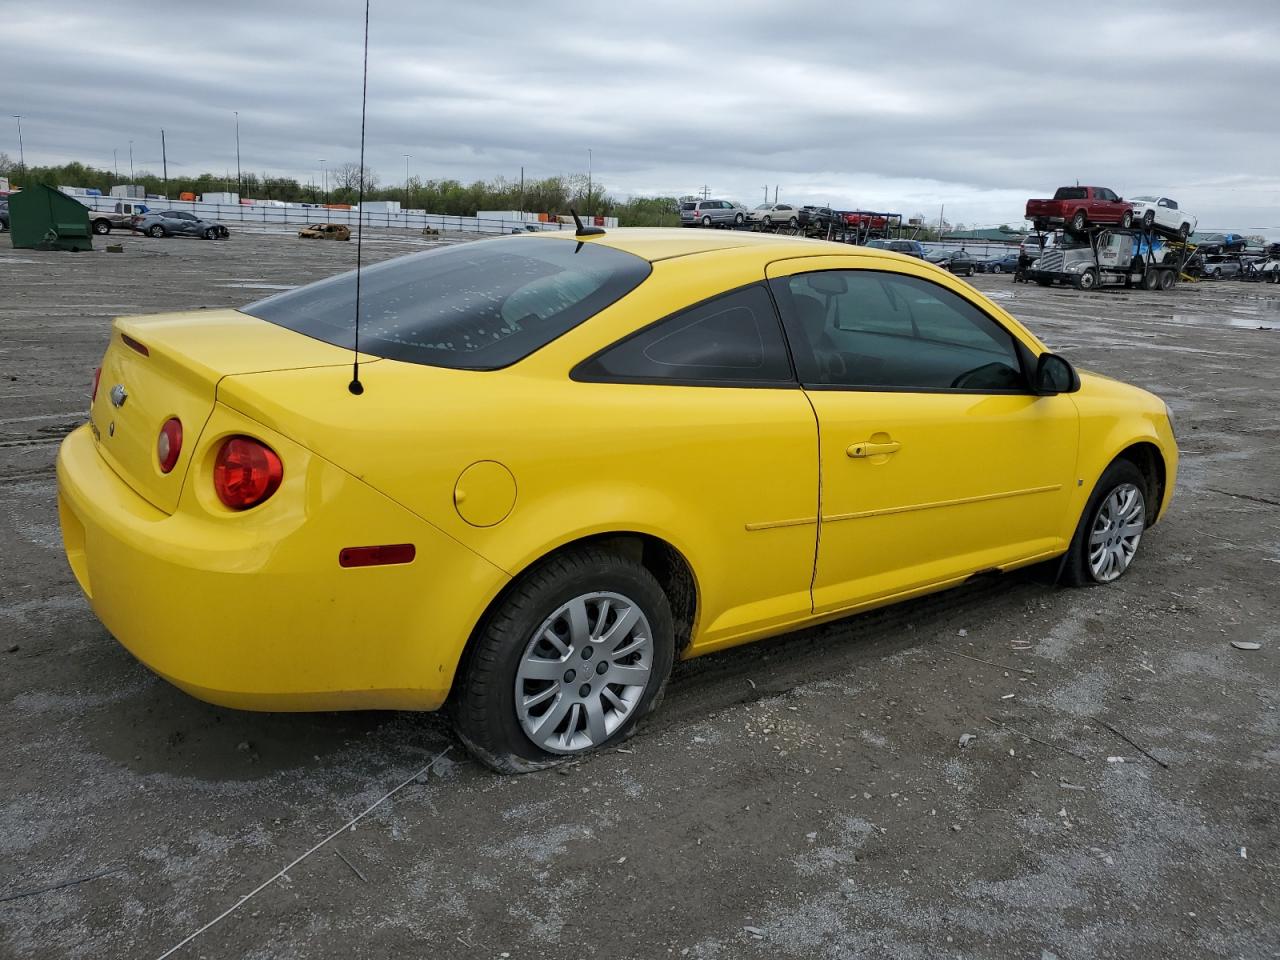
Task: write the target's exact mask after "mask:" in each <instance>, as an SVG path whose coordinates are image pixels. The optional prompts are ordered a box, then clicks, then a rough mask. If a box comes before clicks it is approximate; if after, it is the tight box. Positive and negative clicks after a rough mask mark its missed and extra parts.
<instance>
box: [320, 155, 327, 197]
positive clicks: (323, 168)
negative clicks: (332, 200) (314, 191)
mask: <svg viewBox="0 0 1280 960" xmlns="http://www.w3.org/2000/svg"><path fill="white" fill-rule="evenodd" d="M320 171H321V172H320V176H321V177H322V178H323V179H324V203H325V206H328V205H329V168H328V167H326V166H325V165H324V158H323V157H321V158H320Z"/></svg>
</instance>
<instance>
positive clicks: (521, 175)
mask: <svg viewBox="0 0 1280 960" xmlns="http://www.w3.org/2000/svg"><path fill="white" fill-rule="evenodd" d="M520 212H521V213H524V167H521V168H520ZM521 219H523V218H521Z"/></svg>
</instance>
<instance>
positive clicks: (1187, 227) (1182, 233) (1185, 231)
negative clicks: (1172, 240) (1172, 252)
mask: <svg viewBox="0 0 1280 960" xmlns="http://www.w3.org/2000/svg"><path fill="white" fill-rule="evenodd" d="M1189 236H1191V224H1189V223H1184V224H1183V225H1182V226H1180V227H1179V228H1178V239H1179V240H1181V241H1182V242H1183V243H1186V242H1187V237H1189Z"/></svg>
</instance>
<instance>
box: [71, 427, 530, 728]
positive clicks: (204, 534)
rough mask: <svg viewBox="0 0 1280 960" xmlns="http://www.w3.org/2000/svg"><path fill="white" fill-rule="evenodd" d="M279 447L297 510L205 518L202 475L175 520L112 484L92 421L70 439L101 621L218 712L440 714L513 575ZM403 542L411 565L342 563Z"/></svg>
mask: <svg viewBox="0 0 1280 960" xmlns="http://www.w3.org/2000/svg"><path fill="white" fill-rule="evenodd" d="M260 432H264V431H260ZM264 439H267V438H264ZM269 439H270V442H271V443H272V444H274V445H277V449H278V451H279V452H280V453H281V455H282V458H284V459H285V462H286V464H289V463H290V462H292V464H293V466H292V469H293V471H294V473H295V477H294V478H293V480H294V483H295V490H294V492H293V494H292V495H290V496H289V499H288V502H286V501H281V502H280V503H276V502H275V501H276V499H277V498H280V497H282V496H284V495H285V494H286V489H285V486H284V485H282V486H281V488H280V490H279V491H278V492H277V494H276V495H275V497H273V499H272V501H268V503H267V504H264V505H263V506H262V507H259V508H256V509H255V510H252V511H247V512H246V513H244V514H233V513H231V512H230V511H227V512H226V513H224V514H221V515H219V514H218V513H216V512H210V511H208V510H203V509H202V508H201V502H200V497H199V496H197V494H196V493H195V492H193V491H192V489H191V488H192V487H193V486H194V485H195V484H196V483H198V482H199V481H201V480H202V479H203V478H202V477H200V476H196V475H195V474H196V473H197V468H196V467H194V466H193V468H192V475H191V476H188V478H187V483H186V487H185V488H184V491H183V496H182V500H181V501H180V503H179V506H178V509H177V510H176V511H175V512H174V513H173V514H166V513H163V512H161V511H160V510H157V509H156V508H155V507H153V506H152V505H151V504H150V503H148V502H147V501H146V500H144V499H143V498H142V497H140V496H139V495H138V494H136V493H135V492H134V491H133V489H132V488H131V487H130V486H129V485H128V484H126V483H125V482H124V481H123V480H122V479H120V477H119V476H117V474H116V473H115V472H114V471H113V470H112V469H111V467H110V466H109V465H108V464H107V462H106V461H105V460H104V459H103V458H102V457H101V456H100V455H99V453H98V451H97V448H96V446H95V443H94V440H93V438H92V436H91V434H90V432H89V428H88V426H84V427H81V428H79V429H77V430H75V431H74V432H73V433H71V434H70V435H69V436H68V437H67V438H66V439H65V440H64V441H63V443H62V447H61V449H60V450H59V453H58V465H57V470H58V514H59V519H60V522H61V526H62V535H63V544H64V548H65V551H66V556H67V561H68V563H69V564H70V566H71V570H72V572H73V573H74V574H75V578H76V580H77V581H78V582H79V584H80V587H81V589H82V590H83V591H84V593H85V595H86V596H87V597H88V599H89V602H90V605H91V606H92V608H93V611H94V613H95V614H96V615H97V616H98V618H99V619H100V620H101V621H102V623H103V625H104V626H105V627H106V628H107V629H108V630H109V631H110V632H111V633H112V635H113V636H115V638H116V639H117V640H118V641H119V642H120V643H121V644H122V645H123V646H124V647H125V648H127V649H128V650H129V651H130V652H131V653H132V654H133V655H134V656H135V657H137V658H138V659H139V660H140V661H142V663H144V664H145V665H146V666H147V667H149V668H150V669H151V670H153V671H154V672H155V673H157V674H158V675H160V676H161V677H163V678H164V679H166V680H168V681H170V682H171V683H173V684H175V685H176V686H178V687H180V688H182V689H183V690H185V691H187V692H188V693H190V694H192V695H193V696H196V697H198V698H200V699H202V700H207V701H209V702H211V703H216V704H220V705H223V706H229V707H236V708H239V709H248V710H343V709H416V710H432V709H435V708H437V707H439V706H440V705H441V704H442V703H443V702H444V700H445V698H446V697H447V695H448V692H449V689H450V686H451V685H452V681H453V675H454V670H455V668H456V666H457V663H458V659H459V657H460V655H461V652H462V649H463V647H464V646H465V643H466V641H467V638H468V637H469V635H470V632H471V628H472V626H473V625H474V624H475V623H476V621H477V620H478V618H479V616H480V613H481V612H482V611H483V610H484V608H485V607H486V606H487V604H488V602H489V600H490V599H491V598H492V597H493V596H495V595H496V594H497V592H498V590H499V589H501V587H502V585H503V584H504V583H505V582H506V581H507V579H508V578H507V576H506V574H505V573H503V572H502V571H500V570H498V568H496V567H494V566H492V565H491V564H489V563H488V562H487V561H485V560H483V559H482V558H480V557H479V556H477V555H476V554H474V553H473V552H471V551H470V550H469V549H467V548H466V547H463V546H462V545H461V544H458V543H457V542H456V541H454V540H452V539H451V538H449V537H448V536H446V535H445V534H444V533H442V532H441V531H439V530H437V529H436V528H434V527H432V526H430V525H429V524H427V523H426V522H425V521H423V520H421V519H420V518H418V517H416V516H415V515H413V514H411V513H409V512H408V511H407V510H405V509H404V508H403V507H401V506H399V505H398V504H396V503H394V502H392V501H390V500H388V499H387V498H386V497H384V496H382V495H381V494H379V493H377V492H376V491H374V490H373V489H372V488H370V487H368V486H367V485H366V484H364V483H362V482H361V481H359V480H357V479H356V478H354V477H352V476H350V475H349V474H347V473H345V472H344V471H342V470H340V469H339V468H337V467H335V466H333V465H332V464H330V463H328V462H327V461H324V460H321V459H320V458H318V457H312V456H310V455H309V454H307V453H306V451H305V450H302V449H301V448H293V449H290V448H291V447H293V445H292V444H290V442H289V441H288V440H286V439H284V438H282V437H278V436H271V437H270V438H269ZM289 469H290V467H289V466H286V470H289ZM287 482H288V477H286V483H287ZM273 507H274V508H275V509H274V510H272V508H273ZM268 511H272V512H271V513H269V512H268ZM254 514H258V516H253V515H254ZM273 514H274V515H273ZM404 542H410V543H413V544H414V545H415V547H416V548H417V556H416V558H415V559H414V561H413V562H411V563H408V564H399V565H395V566H378V567H364V568H344V567H341V566H339V564H338V559H337V558H338V551H339V550H340V549H342V547H343V546H356V545H374V544H379V543H404Z"/></svg>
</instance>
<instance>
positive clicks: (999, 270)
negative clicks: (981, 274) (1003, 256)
mask: <svg viewBox="0 0 1280 960" xmlns="http://www.w3.org/2000/svg"><path fill="white" fill-rule="evenodd" d="M991 272H992V273H1004V267H1002V266H1000V264H998V263H994V264H992V265H991Z"/></svg>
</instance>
